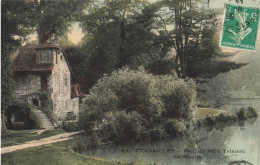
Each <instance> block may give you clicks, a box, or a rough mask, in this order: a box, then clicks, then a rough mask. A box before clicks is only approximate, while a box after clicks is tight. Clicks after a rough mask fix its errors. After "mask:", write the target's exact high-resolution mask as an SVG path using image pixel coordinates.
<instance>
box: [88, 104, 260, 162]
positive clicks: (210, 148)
mask: <svg viewBox="0 0 260 165" xmlns="http://www.w3.org/2000/svg"><path fill="white" fill-rule="evenodd" d="M243 106H244V107H247V106H254V107H256V108H257V109H258V111H259V110H260V99H251V100H231V102H230V103H229V105H226V106H223V107H222V109H226V110H228V111H231V112H235V111H237V110H239V109H240V108H241V107H243ZM259 113H260V112H259ZM259 125H260V120H259V118H258V119H257V118H253V119H248V120H246V121H241V122H238V123H237V122H236V123H228V124H225V125H218V126H215V127H203V128H200V129H197V130H195V131H193V132H192V133H191V134H189V135H188V136H185V137H180V138H174V139H167V140H164V141H160V142H153V143H142V144H140V143H137V144H124V145H105V146H101V147H100V148H99V149H96V150H93V151H88V152H85V153H84V154H87V155H92V156H96V157H101V158H105V159H109V160H122V161H127V162H132V161H136V160H141V161H144V162H148V163H149V162H156V165H173V164H176V165H197V164H198V165H203V164H205V165H209V164H210V165H222V164H223V165H226V164H228V163H230V162H231V161H235V160H246V161H248V162H250V163H252V164H254V165H255V164H257V161H258V160H257V159H258V154H259V135H260V130H259V129H260V126H259Z"/></svg>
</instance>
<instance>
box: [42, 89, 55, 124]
mask: <svg viewBox="0 0 260 165" xmlns="http://www.w3.org/2000/svg"><path fill="white" fill-rule="evenodd" d="M39 95H40V100H41V101H42V105H41V106H42V108H41V110H42V111H43V112H44V113H45V114H46V115H47V117H48V118H49V119H50V120H51V121H52V122H55V121H57V118H56V116H55V114H54V112H53V101H52V98H51V96H50V94H47V93H39Z"/></svg>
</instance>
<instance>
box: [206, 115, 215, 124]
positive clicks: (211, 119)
mask: <svg viewBox="0 0 260 165" xmlns="http://www.w3.org/2000/svg"><path fill="white" fill-rule="evenodd" d="M205 122H206V123H207V125H215V124H216V123H217V122H216V117H215V116H211V115H210V116H206V118H205Z"/></svg>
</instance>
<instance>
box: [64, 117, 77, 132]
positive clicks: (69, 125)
mask: <svg viewBox="0 0 260 165" xmlns="http://www.w3.org/2000/svg"><path fill="white" fill-rule="evenodd" d="M62 125H63V126H62V128H63V129H64V130H65V131H68V132H75V131H79V130H80V128H79V124H78V120H67V121H64V122H63V124H62Z"/></svg>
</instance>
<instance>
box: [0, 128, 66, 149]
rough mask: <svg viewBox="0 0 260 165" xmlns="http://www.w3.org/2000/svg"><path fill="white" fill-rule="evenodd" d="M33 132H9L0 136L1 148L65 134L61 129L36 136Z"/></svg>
mask: <svg viewBox="0 0 260 165" xmlns="http://www.w3.org/2000/svg"><path fill="white" fill-rule="evenodd" d="M35 131H36V130H23V131H11V130H9V131H8V133H7V134H5V135H2V136H1V147H6V146H12V145H17V144H21V143H24V142H27V141H31V140H38V139H41V138H46V137H49V136H54V135H57V134H61V133H66V132H65V131H64V130H62V129H57V130H47V131H45V132H43V133H42V134H40V135H38V134H37V133H34V132H35Z"/></svg>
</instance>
